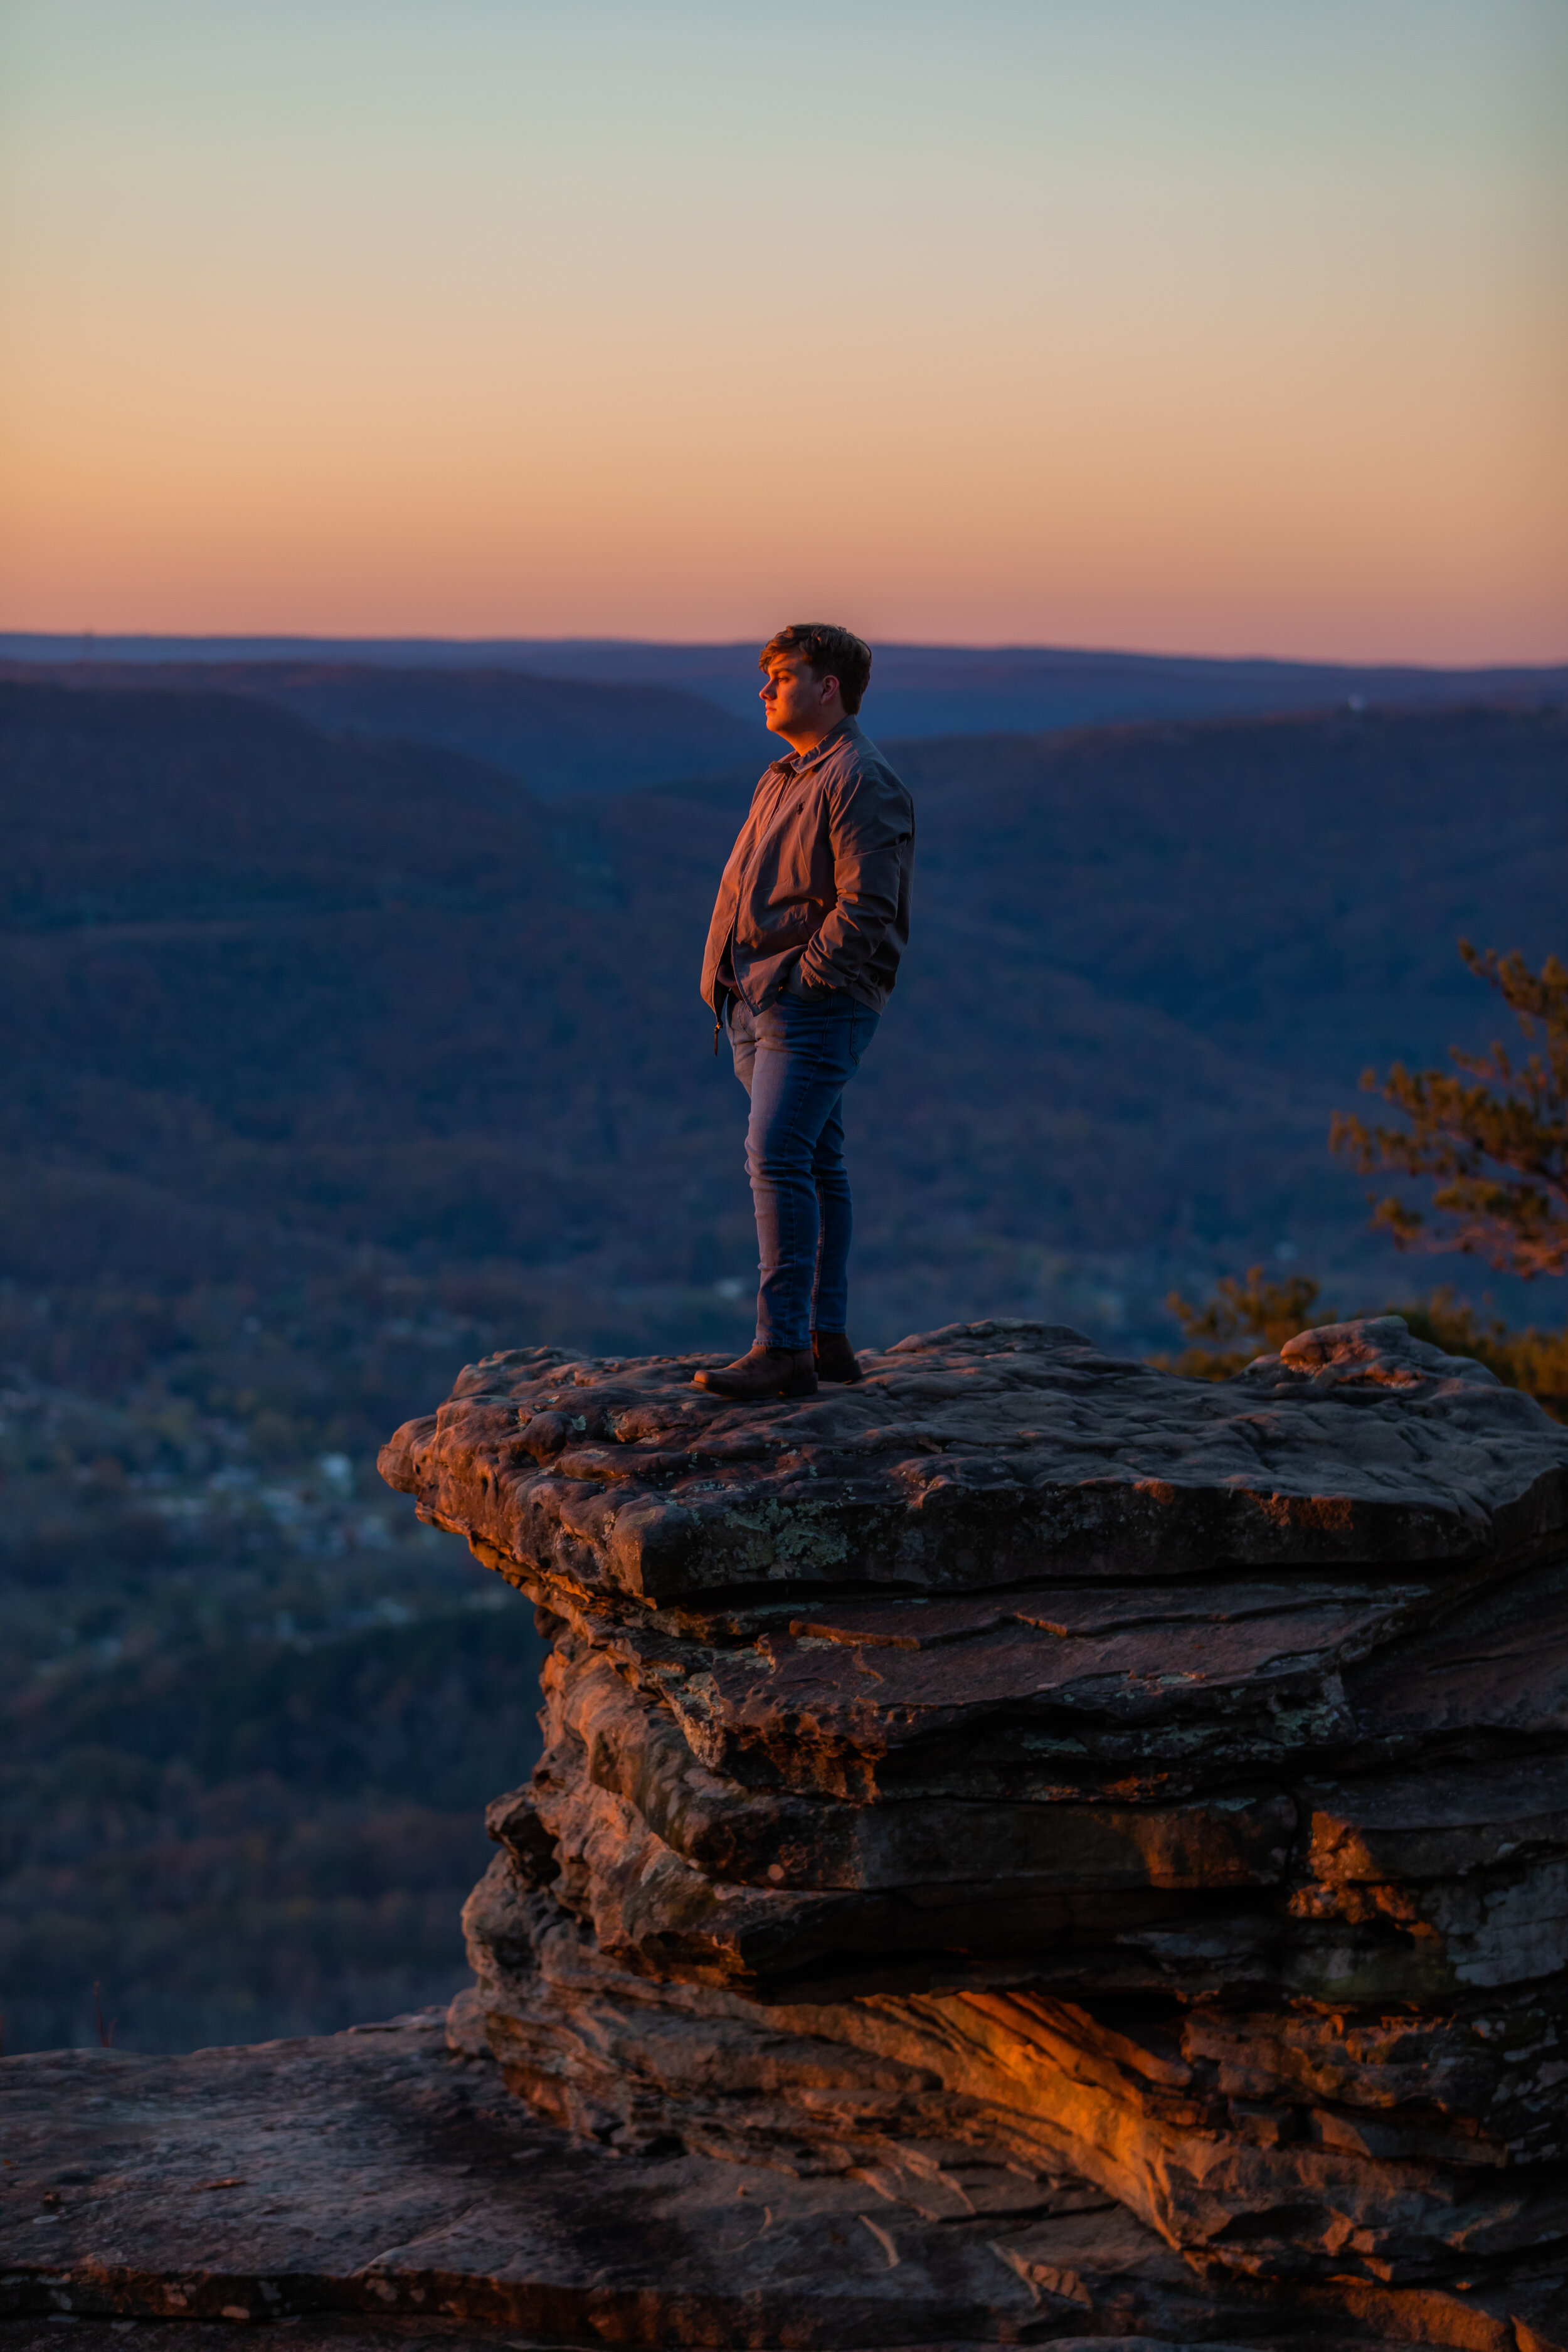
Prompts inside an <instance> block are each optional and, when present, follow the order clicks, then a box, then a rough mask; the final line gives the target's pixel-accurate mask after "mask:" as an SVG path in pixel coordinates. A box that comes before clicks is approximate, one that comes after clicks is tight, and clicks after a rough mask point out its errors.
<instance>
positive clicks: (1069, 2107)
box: [383, 1318, 1568, 2352]
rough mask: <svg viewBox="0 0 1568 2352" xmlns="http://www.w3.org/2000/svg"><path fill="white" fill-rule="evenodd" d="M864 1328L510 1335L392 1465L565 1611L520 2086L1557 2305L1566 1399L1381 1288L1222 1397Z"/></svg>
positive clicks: (1461, 2338)
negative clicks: (867, 1342)
mask: <svg viewBox="0 0 1568 2352" xmlns="http://www.w3.org/2000/svg"><path fill="white" fill-rule="evenodd" d="M862 1362H863V1367H864V1370H865V1371H866V1375H867V1377H866V1378H865V1380H864V1381H863V1382H862V1383H861V1384H860V1385H858V1387H855V1388H851V1389H847V1390H838V1391H831V1392H828V1391H825V1392H824V1393H822V1394H821V1395H819V1396H817V1397H816V1398H813V1399H810V1400H805V1401H802V1402H791V1403H779V1404H776V1405H773V1406H771V1407H763V1408H758V1407H749V1408H743V1407H735V1406H729V1405H725V1404H724V1403H722V1402H720V1401H718V1400H714V1399H710V1398H709V1397H707V1396H705V1395H704V1394H703V1393H702V1392H701V1391H695V1390H693V1389H692V1388H691V1386H690V1375H691V1371H692V1370H693V1363H692V1362H691V1361H689V1360H665V1359H654V1360H640V1361H635V1362H626V1361H613V1360H578V1359H573V1358H570V1357H567V1356H565V1355H563V1354H562V1353H561V1352H560V1351H557V1350H547V1349H537V1350H523V1351H513V1352H510V1353H508V1354H505V1355H501V1356H497V1357H493V1358H490V1359H488V1360H486V1361H485V1362H483V1363H481V1364H479V1365H478V1366H475V1367H473V1368H471V1369H470V1370H468V1371H467V1372H465V1373H464V1375H463V1376H462V1378H461V1379H460V1380H459V1381H458V1385H457V1388H456V1390H455V1391H454V1394H453V1396H452V1398H451V1400H450V1401H449V1402H447V1404H446V1405H444V1406H443V1407H442V1408H441V1411H440V1412H438V1413H437V1415H435V1416H434V1417H433V1418H432V1419H429V1420H425V1421H420V1422H415V1423H410V1424H408V1426H407V1427H406V1428H405V1429H404V1430H402V1431H401V1432H399V1433H398V1435H397V1437H396V1438H395V1440H394V1441H393V1443H392V1444H391V1445H390V1446H389V1447H388V1448H387V1449H386V1452H385V1454H384V1456H383V1469H384V1475H386V1476H387V1477H388V1478H389V1479H390V1481H391V1483H392V1484H393V1485H395V1486H399V1487H402V1488H404V1489H405V1490H407V1491H409V1492H412V1493H414V1494H416V1496H418V1497H419V1504H420V1508H421V1510H422V1511H423V1512H424V1513H425V1515H426V1517H430V1518H432V1519H434V1520H435V1521H437V1523H438V1524H440V1525H442V1526H444V1527H447V1528H455V1529H458V1530H459V1531H460V1532H462V1533H463V1534H465V1535H466V1536H467V1537H468V1539H469V1541H470V1543H471V1544H472V1546H473V1548H474V1549H475V1550H476V1552H477V1553H478V1554H479V1558H480V1559H484V1560H486V1561H487V1562H488V1563H489V1565H490V1566H492V1567H493V1568H495V1569H496V1570H498V1571H499V1572H500V1574H501V1575H503V1576H505V1577H506V1578H507V1579H508V1580H510V1582H512V1583H513V1584H515V1585H517V1586H518V1587H519V1588H520V1589H521V1591H524V1592H526V1593H528V1594H529V1595H530V1596H531V1598H532V1599H533V1600H534V1601H535V1602H536V1604H537V1605H538V1607H539V1608H540V1610H541V1612H542V1618H541V1622H542V1624H543V1625H544V1626H545V1627H546V1629H547V1630H548V1631H549V1632H550V1633H552V1636H553V1649H552V1657H551V1660H550V1662H549V1665H548V1667H547V1671H546V1675H545V1699H546V1706H545V1717H544V1722H545V1731H546V1748H545V1753H544V1757H543V1759H542V1763H541V1765H540V1767H539V1769H538V1770H537V1771H536V1773H535V1774H534V1777H533V1780H532V1781H531V1784H530V1785H529V1786H528V1787H527V1788H525V1789H521V1790H515V1791H513V1792H512V1793H511V1794H510V1795H509V1796H508V1797H506V1798H503V1799H500V1800H499V1801H498V1802H497V1804H496V1805H495V1806H493V1807H492V1808H491V1828H492V1832H493V1834H494V1835H495V1836H496V1838H497V1840H498V1842H499V1844H500V1853H499V1854H498V1857H497V1860H496V1862H495V1864H493V1865H492V1868H491V1871H490V1873H489V1876H488V1878H487V1879H486V1880H485V1882H484V1883H483V1884H482V1885H481V1886H480V1887H479V1889H478V1890H477V1891H476V1895H475V1896H474V1898H473V1901H472V1903H471V1904H470V1906H469V1912H468V1928H469V1937H470V1949H471V1952H472V1956H473V1959H474V1964H475V1968H476V1972H477V1977H478V1981H479V2006H480V2010H481V2011H482V2015H483V2019H484V2031H485V2034H486V2037H487V2039H488V2042H489V2047H490V2048H491V2049H492V2050H493V2051H494V2053H495V2054H496V2055H497V2056H498V2057H499V2059H500V2063H501V2065H502V2067H503V2070H504V2072H505V2074H506V2078H507V2080H508V2082H509V2084H510V2086H511V2087H512V2088H513V2089H514V2090H516V2091H517V2092H519V2093H520V2094H521V2095H522V2096H523V2097H525V2098H526V2099H528V2100H529V2101H530V2102H531V2104H532V2105H534V2106H535V2107H536V2108H538V2109H539V2110H540V2111H542V2113H544V2114H546V2115H549V2116H553V2117H555V2118H557V2119H558V2120H560V2121H562V2122H564V2123H567V2124H570V2125H571V2126H574V2127H575V2128H576V2129H577V2130H579V2131H582V2132H585V2133H588V2134H591V2135H592V2136H594V2137H596V2138H598V2139H600V2140H602V2141H605V2142H606V2143H608V2144H610V2145H612V2146H616V2147H625V2148H643V2149H647V2148H659V2147H682V2148H685V2149H688V2150H693V2151H700V2152H702V2153H704V2154H708V2155H722V2156H728V2157H731V2158H736V2159H738V2160H740V2161H742V2162H751V2163H758V2164H764V2165H773V2166H775V2167H780V2168H785V2169H787V2170H789V2171H792V2172H794V2173H795V2174H796V2175H797V2176H801V2177H812V2176H815V2175H835V2174H841V2173H844V2172H854V2173H855V2174H856V2176H857V2177H862V2178H864V2179H867V2180H868V2181H870V2182H872V2183H873V2184H874V2185H879V2186H880V2188H881V2189H883V2190H884V2191H892V2192H893V2193H900V2194H901V2193H902V2192H903V2189H908V2186H909V2184H910V2182H911V2181H918V2182H921V2183H924V2184H925V2188H924V2189H923V2191H922V2194H923V2195H924V2197H925V2200H926V2202H927V2204H928V2205H929V2206H930V2207H931V2210H932V2211H933V2212H936V2211H940V2210H952V2211H959V2210H963V2202H964V2200H966V2199H971V2197H972V2191H971V2187H970V2182H971V2178H972V2176H973V2177H974V2178H980V2177H982V2176H983V2177H984V2178H985V2179H988V2180H991V2181H992V2182H994V2181H996V2180H998V2179H1012V2180H1015V2181H1016V2182H1017V2183H1018V2184H1019V2186H1018V2188H1017V2189H1016V2192H1014V2191H1009V2192H1008V2193H1009V2194H1012V2193H1016V2194H1017V2195H1018V2196H1020V2197H1022V2198H1024V2199H1025V2200H1027V2198H1028V2197H1029V2196H1031V2195H1036V2194H1045V2195H1063V2194H1070V2193H1071V2192H1070V2189H1069V2188H1066V2187H1064V2184H1068V2183H1070V2182H1072V2181H1074V2180H1076V2181H1079V2182H1087V2183H1089V2184H1093V2186H1094V2188H1095V2189H1098V2190H1100V2192H1104V2193H1109V2194H1110V2195H1111V2196H1114V2197H1115V2198H1116V2199H1118V2200H1121V2203H1122V2204H1124V2205H1125V2206H1126V2207H1128V2208H1129V2209H1130V2210H1131V2212H1132V2213H1133V2214H1134V2215H1136V2216H1137V2217H1138V2218H1139V2219H1140V2220H1141V2221H1142V2222H1144V2223H1145V2224H1147V2225H1148V2226H1150V2227H1151V2228H1152V2229H1153V2230H1155V2231H1158V2232H1159V2233H1160V2235H1161V2237H1162V2238H1163V2239H1164V2240H1165V2242H1167V2243H1168V2244H1169V2245H1170V2246H1172V2247H1173V2248H1174V2249H1176V2250H1177V2251H1178V2252H1181V2253H1182V2254H1183V2255H1184V2256H1185V2257H1186V2259H1187V2261H1188V2263H1189V2264H1190V2265H1191V2266H1192V2267H1193V2268H1194V2270H1195V2271H1196V2272H1198V2273H1207V2274H1210V2275H1211V2276H1214V2277H1215V2278H1218V2277H1220V2276H1229V2277H1231V2278H1233V2279H1236V2280H1237V2281H1242V2280H1246V2281H1250V2282H1253V2283H1255V2284H1257V2286H1258V2288H1259V2289H1264V2288H1267V2287H1268V2286H1270V2285H1272V2287H1274V2288H1276V2289H1279V2290H1280V2291H1285V2290H1288V2291H1289V2295H1290V2297H1291V2298H1292V2303H1293V2307H1297V2308H1310V2307H1316V2306H1317V2305H1318V2304H1320V2303H1322V2304H1324V2305H1330V2306H1333V2307H1335V2308H1337V2309H1338V2310H1339V2311H1340V2312H1342V2314H1346V2315H1351V2316H1352V2317H1354V2318H1356V2319H1358V2320H1360V2321H1362V2322H1363V2323H1365V2324H1367V2325H1369V2326H1374V2327H1386V2328H1387V2330H1388V2331H1389V2332H1390V2333H1391V2334H1400V2335H1403V2336H1405V2337H1406V2338H1409V2337H1411V2336H1425V2337H1426V2340H1429V2341H1432V2342H1436V2343H1453V2344H1465V2345H1471V2344H1478V2345H1479V2344H1485V2345H1490V2344H1492V2343H1494V2342H1495V2343H1496V2344H1497V2345H1499V2346H1505V2345H1506V2346H1507V2347H1510V2352H1517V2347H1521V2346H1523V2345H1525V2344H1526V2340H1527V2336H1526V2334H1525V2333H1521V2332H1520V2331H1521V2330H1526V2331H1533V2332H1531V2333H1529V2336H1528V2340H1529V2342H1530V2344H1531V2345H1545V2344H1547V2343H1549V2342H1555V2341H1560V2340H1568V2322H1559V2321H1556V2320H1553V2319H1552V2317H1551V2307H1552V2300H1553V2297H1554V2295H1559V2294H1560V2290H1561V2288H1562V2273H1563V2272H1564V2271H1565V2270H1568V1972H1565V1963H1568V1432H1565V1431H1563V1429H1561V1428H1560V1427H1558V1426H1557V1425H1556V1424H1554V1423H1552V1422H1551V1421H1549V1420H1548V1419H1547V1418H1546V1416H1545V1415H1544V1414H1543V1413H1542V1412H1541V1411H1540V1409H1539V1408H1538V1407H1537V1406H1536V1405H1535V1404H1534V1403H1533V1402H1531V1400H1530V1399H1528V1398H1526V1397H1523V1396H1521V1395H1520V1394H1518V1393H1516V1392H1515V1391H1510V1390H1506V1389H1503V1388H1501V1387H1500V1386H1499V1385H1498V1383H1497V1382H1496V1381H1494V1380H1493V1379H1492V1377H1491V1376H1490V1374H1489V1373H1488V1372H1486V1371H1485V1370H1483V1369H1482V1368H1481V1367H1480V1366H1479V1365H1477V1364H1474V1363H1470V1362H1468V1361H1467V1360H1458V1359H1452V1358H1448V1357H1447V1356H1444V1355H1442V1354H1440V1353H1439V1352H1438V1351H1437V1350H1436V1349H1432V1348H1429V1347H1426V1346H1424V1345H1422V1344H1421V1343H1419V1342H1417V1341H1415V1340H1413V1339H1411V1338H1410V1336H1409V1334H1408V1332H1407V1331H1406V1329H1405V1326H1404V1325H1403V1324H1402V1323H1401V1322H1400V1321H1399V1320H1398V1319H1397V1318H1381V1319H1378V1320H1375V1321H1367V1322H1362V1323H1357V1324H1347V1325H1341V1326H1336V1327H1332V1328H1328V1329H1324V1330H1320V1331H1317V1332H1311V1333H1307V1334H1304V1335H1303V1336H1302V1337H1301V1338H1300V1339H1297V1340H1294V1341H1292V1342H1291V1343H1290V1345H1289V1347H1288V1348H1286V1349H1284V1350H1283V1351H1282V1352H1281V1353H1280V1354H1279V1356H1277V1357H1268V1358H1265V1359H1263V1360H1260V1361H1259V1362H1258V1363H1257V1364H1255V1365H1253V1366H1252V1367H1251V1368H1250V1370H1248V1371H1247V1372H1246V1373H1244V1374H1242V1375H1241V1376H1240V1377H1239V1378H1238V1379H1237V1380H1235V1381H1229V1382H1226V1383H1224V1384H1223V1385H1219V1386H1206V1385H1204V1384H1200V1383H1194V1382H1189V1381H1180V1380H1176V1379H1174V1378H1173V1377H1172V1376H1170V1375H1168V1374H1163V1373H1160V1372H1157V1371H1153V1370H1150V1369H1149V1368H1148V1367H1147V1366H1144V1365H1142V1364H1137V1363H1131V1362H1124V1361H1121V1360H1116V1359H1114V1358H1110V1357H1108V1356H1105V1355H1103V1354H1101V1353H1100V1352H1099V1351H1097V1350H1096V1349H1094V1348H1092V1347H1091V1346H1090V1345H1089V1343H1088V1342H1087V1341H1085V1340H1084V1339H1081V1338H1079V1336H1078V1335H1077V1334H1075V1333H1072V1332H1070V1331H1065V1330H1062V1329H1059V1328H1047V1327H1043V1326H1039V1325H1030V1324H1016V1323H1002V1322H995V1323H984V1324H976V1325H972V1326H967V1327H957V1328H951V1329H948V1330H945V1331H941V1332H937V1333H933V1334H931V1335H929V1336H928V1337H925V1338H921V1339H910V1340H906V1341H904V1342H902V1343H901V1344H900V1346H899V1347H898V1348H895V1349H891V1350H889V1352H888V1353H887V1354H886V1355H884V1356H868V1357H865V1358H863V1359H862ZM899 2184H902V2189H900V2187H899ZM1553 2279H1556V2281H1557V2286H1556V2287H1553V2286H1552V2284H1551V2282H1552V2280H1553ZM1527 2310H1528V2314H1529V2315H1528V2316H1527ZM1489 2330H1492V2331H1493V2332H1491V2333H1489V2332H1488V2331H1489ZM1543 2330H1544V2332H1542V2331H1543ZM1497 2331H1501V2332H1497Z"/></svg>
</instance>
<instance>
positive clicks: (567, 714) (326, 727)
mask: <svg viewBox="0 0 1568 2352" xmlns="http://www.w3.org/2000/svg"><path fill="white" fill-rule="evenodd" d="M0 678H8V679H9V680H10V681H11V682H12V683H31V684H34V685H48V686H63V687H67V688H76V689H78V690H79V691H83V692H89V691H90V692H96V693H105V692H108V693H118V694H126V693H137V694H148V693H155V694H170V693H174V694H192V695H201V696H207V697H210V696H213V695H240V696H244V697H245V698H247V699H249V700H251V701H255V702H261V703H267V704H269V705H273V706H275V707H277V708H279V709H284V710H287V711H289V712H291V713H292V714H293V716H294V717H295V718H298V719H305V720H307V721H308V722H309V723H310V725H311V726H312V727H314V728H317V729H319V730H321V732H322V733H323V734H326V735H331V736H335V737H338V738H340V739H346V740H361V741H367V740H368V741H373V742H391V741H395V742H406V743H419V744H424V745H426V746H428V747H429V748H431V749H434V750H438V751H453V752H458V753H459V754H461V755H462V756H464V757H466V758H468V759H472V760H482V761H485V763H486V764H487V765H488V766H489V767H490V768H492V769H499V770H500V771H501V772H503V773H504V774H506V775H509V776H514V777H516V778H517V779H518V780H519V781H520V782H522V783H524V784H526V785H527V787H528V789H529V791H530V792H531V793H534V794H535V795H536V796H537V797H538V798H540V799H541V800H562V799H567V798H570V797H572V796H573V795H574V794H576V793H612V792H632V791H635V790H637V787H638V786H639V785H642V784H654V783H662V782H666V781H667V780H668V778H669V777H671V776H705V775H711V774H716V773H720V772H723V771H726V770H728V769H730V768H732V767H733V766H734V765H735V764H736V763H737V762H739V761H749V762H751V763H752V765H753V766H754V767H755V768H756V769H757V770H758V771H760V770H761V769H762V768H763V767H764V766H765V765H766V763H767V761H769V760H771V759H772V758H773V756H774V754H775V752H776V751H777V749H778V746H777V743H776V741H775V740H774V738H773V737H772V736H770V735H769V733H768V732H767V730H766V729H765V728H764V726H763V722H762V718H761V713H760V709H759V711H758V713H757V714H756V715H755V716H754V717H753V718H752V722H751V724H750V725H747V724H745V723H743V722H742V720H741V719H736V718H732V717H731V715H730V714H729V712H727V711H725V710H721V709H718V708H717V707H716V706H715V705H714V704H713V703H711V702H709V701H704V700H703V699H702V698H700V696H698V695H695V694H688V693H686V692H684V691H682V690H681V689H680V688H675V687H668V686H623V685H600V684H583V683H580V682H578V681H576V680H572V679H561V678H544V677H532V676H531V675H530V674H529V673H528V672H527V671H524V670H517V669H401V668H397V669H394V668H385V667H376V666H375V665H374V664H369V663H358V664H356V663H352V662H337V663H328V662H285V661H279V662H175V663H163V662H92V663H61V664H58V665H54V666H49V665H45V664H20V663H12V664H5V663H0Z"/></svg>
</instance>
